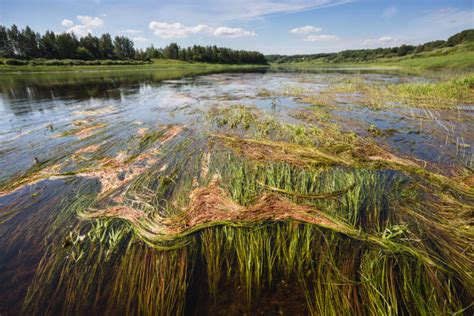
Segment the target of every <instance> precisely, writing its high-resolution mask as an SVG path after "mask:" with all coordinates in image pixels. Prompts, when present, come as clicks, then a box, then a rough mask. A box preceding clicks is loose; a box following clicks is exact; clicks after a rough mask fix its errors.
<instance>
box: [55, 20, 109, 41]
mask: <svg viewBox="0 0 474 316" xmlns="http://www.w3.org/2000/svg"><path fill="white" fill-rule="evenodd" d="M76 18H77V20H78V21H79V22H78V24H74V22H73V21H71V20H68V19H64V20H63V21H62V22H61V24H62V25H63V26H66V27H68V29H67V30H66V32H68V33H74V34H76V35H77V36H81V37H82V36H87V34H89V33H91V34H92V33H93V30H94V29H95V28H98V27H101V26H103V25H104V20H102V19H101V18H98V17H91V16H87V15H78V16H77V17H76Z"/></svg>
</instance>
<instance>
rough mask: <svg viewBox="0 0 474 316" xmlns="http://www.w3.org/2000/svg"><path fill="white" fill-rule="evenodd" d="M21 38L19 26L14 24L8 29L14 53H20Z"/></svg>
mask: <svg viewBox="0 0 474 316" xmlns="http://www.w3.org/2000/svg"><path fill="white" fill-rule="evenodd" d="M19 39H20V32H19V31H18V27H17V26H16V25H15V24H13V25H12V27H11V28H10V29H9V30H8V41H9V42H10V48H11V50H12V53H13V55H18V54H19Z"/></svg>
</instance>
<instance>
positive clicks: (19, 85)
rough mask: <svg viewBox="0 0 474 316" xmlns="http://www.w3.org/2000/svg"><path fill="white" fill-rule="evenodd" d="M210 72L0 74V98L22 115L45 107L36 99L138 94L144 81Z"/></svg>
mask: <svg viewBox="0 0 474 316" xmlns="http://www.w3.org/2000/svg"><path fill="white" fill-rule="evenodd" d="M253 71H255V70H253ZM211 72H213V73H215V72H216V71H215V70H214V71H213V70H212V69H209V70H203V69H189V68H173V69H162V70H155V71H153V70H148V71H140V72H138V71H120V72H118V71H117V72H83V73H77V72H75V73H54V74H52V73H48V74H44V73H43V74H28V75H26V74H14V75H8V76H6V77H5V78H1V77H0V97H1V98H3V103H4V104H5V106H7V107H8V108H9V109H10V110H11V112H12V113H14V114H15V115H22V114H25V113H29V112H33V111H42V110H44V109H45V108H44V107H45V106H46V104H45V103H43V102H39V101H42V100H45V101H46V100H55V99H61V100H86V99H89V98H108V99H120V98H121V97H123V96H124V95H130V94H135V93H137V92H138V91H139V89H140V86H141V85H143V84H150V85H153V84H159V83H160V82H161V81H162V80H166V79H175V78H180V77H184V76H193V75H199V74H206V73H211ZM48 103H49V104H48V105H47V107H48V108H51V103H50V102H48ZM58 104H62V103H61V102H58ZM53 106H54V105H53Z"/></svg>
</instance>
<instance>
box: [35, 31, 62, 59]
mask: <svg viewBox="0 0 474 316" xmlns="http://www.w3.org/2000/svg"><path fill="white" fill-rule="evenodd" d="M39 50H40V56H41V57H44V58H59V54H58V47H57V44H56V35H55V34H54V33H53V32H51V31H46V33H44V35H43V36H42V37H41V39H40V41H39Z"/></svg>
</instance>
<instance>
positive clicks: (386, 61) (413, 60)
mask: <svg viewBox="0 0 474 316" xmlns="http://www.w3.org/2000/svg"><path fill="white" fill-rule="evenodd" d="M273 66H274V67H278V68H281V67H283V68H296V69H312V68H316V69H318V68H373V69H374V68H375V69H376V68H382V69H399V70H403V71H405V72H413V73H418V72H423V71H439V70H445V71H456V72H469V71H474V43H467V44H463V45H458V46H455V47H448V48H442V49H436V50H434V51H431V52H424V53H419V54H414V55H409V56H405V57H394V58H381V59H375V60H371V61H365V62H364V61H361V62H342V63H327V62H324V60H323V58H320V59H314V60H311V61H307V62H297V63H285V64H274V65H273Z"/></svg>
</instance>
